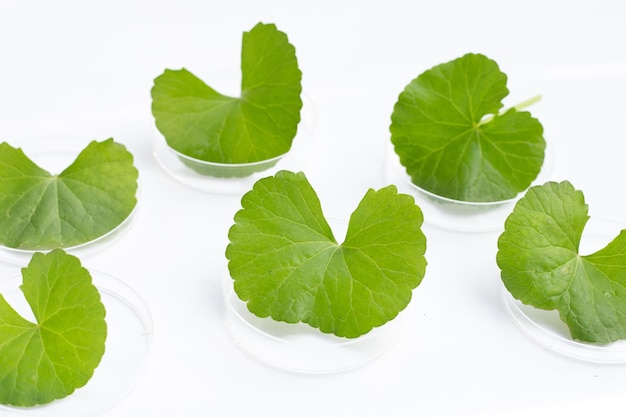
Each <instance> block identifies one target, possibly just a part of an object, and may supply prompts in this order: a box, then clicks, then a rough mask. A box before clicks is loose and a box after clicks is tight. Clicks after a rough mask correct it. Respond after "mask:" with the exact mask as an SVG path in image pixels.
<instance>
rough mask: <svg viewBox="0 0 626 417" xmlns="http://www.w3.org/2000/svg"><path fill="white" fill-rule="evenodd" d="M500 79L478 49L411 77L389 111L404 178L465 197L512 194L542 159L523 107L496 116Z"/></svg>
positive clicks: (538, 132)
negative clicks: (404, 172) (520, 109)
mask: <svg viewBox="0 0 626 417" xmlns="http://www.w3.org/2000/svg"><path fill="white" fill-rule="evenodd" d="M506 82H507V77H506V75H505V74H504V73H503V72H501V71H500V69H499V67H498V65H497V63H496V62H495V61H493V60H491V59H489V58H487V57H485V56H484V55H480V54H467V55H464V56H463V57H461V58H458V59H455V60H453V61H450V62H447V63H444V64H440V65H437V66H435V67H433V68H431V69H429V70H427V71H425V72H424V73H422V74H420V75H419V76H418V77H417V78H416V79H414V80H413V81H411V82H410V83H409V84H408V85H407V86H406V88H405V89H404V91H403V92H402V93H401V94H400V96H399V97H398V101H397V102H396V104H395V106H394V110H393V113H392V116H391V126H390V131H391V141H392V143H393V145H394V149H395V152H396V153H397V155H398V156H399V157H400V162H401V164H402V165H403V166H404V167H405V168H406V171H407V173H408V175H409V176H410V177H411V180H412V182H413V183H414V184H415V185H417V186H418V187H420V188H422V189H424V190H426V191H428V192H431V193H433V194H436V195H439V196H442V197H446V198H451V199H454V200H461V201H471V202H491V201H502V200H507V199H511V198H514V197H515V196H516V195H517V194H518V193H520V192H522V191H523V190H525V189H526V188H528V187H529V186H530V184H531V183H532V181H533V180H534V179H535V178H536V177H537V175H538V174H539V171H540V170H541V166H542V164H543V160H544V151H545V140H544V138H543V127H542V126H541V124H540V123H539V121H538V120H537V119H535V118H533V117H531V115H530V113H528V112H525V111H517V110H516V109H515V108H511V109H509V110H508V111H506V112H504V113H502V114H498V111H499V110H500V109H501V107H502V99H503V98H504V97H506V96H507V95H508V93H509V91H508V89H507V87H506Z"/></svg>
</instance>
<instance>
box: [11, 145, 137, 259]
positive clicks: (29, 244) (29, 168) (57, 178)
mask: <svg viewBox="0 0 626 417" xmlns="http://www.w3.org/2000/svg"><path fill="white" fill-rule="evenodd" d="M137 178H138V172H137V169H136V168H135V167H134V165H133V156H132V155H131V154H130V153H129V152H128V151H127V150H126V148H125V147H124V146H123V145H121V144H119V143H116V142H114V141H113V139H107V140H105V141H102V142H96V141H92V142H91V143H90V144H89V145H87V147H86V148H85V149H84V150H83V151H82V152H81V153H80V154H79V155H78V156H77V158H76V160H75V161H74V162H73V163H72V164H71V165H70V166H69V167H67V168H66V169H65V170H64V171H63V172H61V173H60V174H58V175H52V174H50V173H49V172H48V171H46V170H45V169H43V168H40V167H39V166H37V165H36V164H35V163H34V162H33V161H31V160H30V159H29V158H28V157H27V156H26V155H25V154H24V152H22V150H21V149H16V148H13V147H12V146H11V145H9V144H7V143H1V144H0V243H1V244H3V245H5V246H7V247H12V248H21V249H51V248H57V247H71V246H76V245H80V244H83V243H86V242H89V241H92V240H94V239H96V238H98V237H100V236H103V235H105V234H106V233H108V232H110V231H111V230H113V229H115V228H116V227H117V226H119V225H120V224H121V223H122V222H123V221H124V220H125V219H126V218H127V217H128V216H129V215H130V213H131V212H132V211H133V209H134V207H135V205H136V203H137V200H136V192H137Z"/></svg>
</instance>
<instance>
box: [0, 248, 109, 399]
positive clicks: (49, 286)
mask: <svg viewBox="0 0 626 417" xmlns="http://www.w3.org/2000/svg"><path fill="white" fill-rule="evenodd" d="M22 276H23V284H22V286H21V287H20V288H21V289H22V292H23V293H24V296H25V298H26V300H27V302H28V304H29V306H30V308H31V310H32V312H33V314H34V316H35V318H36V323H32V322H30V321H29V320H26V319H25V318H23V317H22V316H20V315H19V313H17V312H16V311H15V310H14V309H13V308H12V307H11V306H10V305H9V304H8V303H7V301H6V300H5V298H4V297H3V296H2V295H0V358H1V359H2V360H1V361H0V403H2V404H11V405H18V406H33V405H37V404H45V403H48V402H51V401H53V400H56V399H59V398H63V397H66V396H67V395H69V394H71V393H72V392H74V390H75V389H76V388H79V387H82V386H84V385H85V384H86V383H87V382H88V381H89V380H90V379H91V377H92V375H93V372H94V369H95V368H96V367H97V366H98V364H99V363H100V360H101V358H102V356H103V355H104V350H105V340H106V334H107V325H106V322H105V308H104V305H103V304H102V302H101V301H100V294H99V293H98V290H97V288H96V287H95V286H94V285H93V284H92V282H91V276H90V274H89V271H87V270H86V269H85V268H83V267H82V266H81V264H80V261H79V260H78V258H76V257H74V256H72V255H68V254H66V253H65V252H64V251H63V250H62V249H55V250H53V251H52V252H50V253H48V254H45V255H44V254H43V253H40V252H37V253H35V254H34V255H33V257H32V259H31V261H30V263H29V265H28V267H27V268H23V269H22ZM103 395H106V394H103Z"/></svg>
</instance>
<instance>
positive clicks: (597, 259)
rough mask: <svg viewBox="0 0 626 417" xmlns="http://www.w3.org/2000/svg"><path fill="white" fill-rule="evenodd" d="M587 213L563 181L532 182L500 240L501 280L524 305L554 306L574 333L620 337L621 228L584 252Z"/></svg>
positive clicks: (625, 239) (623, 319)
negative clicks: (610, 238) (607, 240)
mask: <svg viewBox="0 0 626 417" xmlns="http://www.w3.org/2000/svg"><path fill="white" fill-rule="evenodd" d="M587 212H588V208H587V204H586V203H585V200H584V196H583V193H582V192H581V191H579V190H576V189H574V187H573V186H572V184H570V183H569V182H567V181H564V182H561V183H556V182H548V183H546V184H544V185H542V186H535V187H531V188H530V189H529V190H528V191H527V193H526V195H525V196H524V197H522V199H520V200H519V201H518V203H517V204H516V206H515V208H514V210H513V212H512V213H511V214H510V215H509V217H508V218H507V220H506V222H505V230H504V232H503V233H502V235H501V236H500V238H499V239H498V254H497V258H496V259H497V263H498V266H499V267H500V269H501V276H502V281H503V282H504V285H505V286H506V288H507V289H508V290H509V292H510V293H511V295H512V296H513V297H514V298H516V299H518V300H520V301H521V302H523V303H524V304H528V305H532V306H534V307H536V308H540V309H544V310H557V311H558V312H559V315H560V317H561V319H562V320H563V321H564V322H565V323H566V324H567V326H568V328H569V330H570V333H571V336H572V338H574V339H577V340H581V341H585V342H598V343H607V342H612V341H615V340H619V339H625V338H626V231H622V232H621V233H620V234H619V235H618V236H617V237H616V238H615V239H614V240H613V241H611V242H610V243H609V244H608V245H607V246H606V247H604V248H602V249H600V250H598V251H597V252H595V253H593V254H591V255H582V254H580V253H579V246H580V242H581V238H582V236H583V230H584V228H585V224H586V223H587V220H588V219H589V216H588V214H587Z"/></svg>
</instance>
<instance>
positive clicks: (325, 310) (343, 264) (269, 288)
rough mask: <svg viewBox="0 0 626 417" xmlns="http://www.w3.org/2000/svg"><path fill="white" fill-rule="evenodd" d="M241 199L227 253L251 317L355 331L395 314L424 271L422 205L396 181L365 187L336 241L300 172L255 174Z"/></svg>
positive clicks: (327, 330)
mask: <svg viewBox="0 0 626 417" xmlns="http://www.w3.org/2000/svg"><path fill="white" fill-rule="evenodd" d="M241 203H242V207H243V208H242V209H241V210H240V211H239V212H237V214H236V215H235V224H234V225H233V226H232V227H231V229H230V231H229V238H230V244H229V245H228V247H227V249H226V257H227V258H228V259H229V264H228V266H229V270H230V274H231V277H232V278H233V279H234V288H235V291H236V293H237V295H238V296H239V298H241V299H242V300H244V301H246V302H247V306H248V309H249V310H250V311H251V312H252V313H254V314H256V315H257V316H259V317H271V318H273V319H274V320H278V321H285V322H288V323H296V322H304V323H308V324H309V325H311V326H313V327H315V328H319V329H320V330H321V331H322V332H324V333H334V334H335V335H337V336H344V337H350V338H353V337H358V336H360V335H363V334H365V333H367V332H369V331H370V330H371V329H372V328H374V327H377V326H381V325H383V324H384V323H386V322H387V321H389V320H391V319H393V318H394V317H396V315H397V314H398V313H399V312H400V311H401V310H402V309H404V308H405V307H406V306H407V304H408V303H409V301H410V299H411V292H412V290H413V289H414V288H416V287H417V286H418V285H419V283H420V282H421V280H422V278H423V276H424V272H425V269H426V260H425V258H424V253H425V251H426V238H425V236H424V234H423V233H422V231H421V225H422V222H423V217H422V212H421V210H420V209H419V207H418V206H416V205H415V202H414V200H413V198H412V197H411V196H408V195H404V194H398V192H397V190H396V188H395V187H394V186H388V187H386V188H383V189H381V190H378V191H374V190H371V189H370V190H369V191H368V192H367V193H366V195H365V197H364V198H363V200H362V201H361V203H360V204H359V206H358V207H357V209H356V210H355V211H354V213H352V216H351V218H350V222H349V225H348V231H347V234H346V238H345V241H344V242H343V243H342V244H338V243H337V241H336V240H335V238H334V236H333V233H332V231H331V228H330V226H329V224H328V222H327V221H326V219H325V218H324V215H323V213H322V209H321V206H320V202H319V199H318V197H317V195H316V193H315V191H314V190H313V188H312V187H311V185H310V184H309V182H308V181H307V179H306V177H305V175H304V174H303V173H297V174H294V173H291V172H288V171H279V172H278V173H277V174H276V175H275V176H273V177H267V178H264V179H261V180H259V181H257V183H256V184H255V185H254V188H253V190H252V191H250V192H248V193H247V194H246V195H244V197H243V198H242V201H241Z"/></svg>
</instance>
